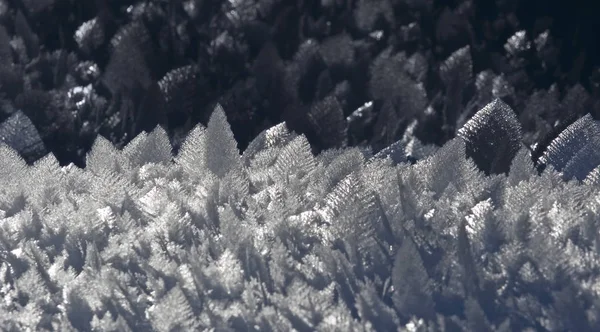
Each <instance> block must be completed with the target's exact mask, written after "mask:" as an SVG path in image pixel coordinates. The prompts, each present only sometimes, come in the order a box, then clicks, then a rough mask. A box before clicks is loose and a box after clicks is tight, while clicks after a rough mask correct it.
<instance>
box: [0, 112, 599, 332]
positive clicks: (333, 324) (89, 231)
mask: <svg viewBox="0 0 600 332" xmlns="http://www.w3.org/2000/svg"><path fill="white" fill-rule="evenodd" d="M581 121H582V122H578V123H579V124H576V125H575V127H574V128H570V129H568V130H567V132H566V133H565V135H563V136H561V137H563V138H561V139H560V140H561V141H559V142H557V143H556V144H554V145H553V148H552V150H551V152H548V154H547V155H546V156H547V158H546V160H548V161H552V163H556V161H558V160H563V161H564V162H563V165H564V167H561V169H564V172H566V171H567V170H573V171H572V172H573V174H575V175H577V176H579V175H581V174H583V173H582V171H581V170H580V168H578V167H575V166H574V164H575V163H577V164H580V165H583V166H585V168H586V169H588V168H590V167H592V166H593V167H592V170H591V171H590V174H589V175H588V176H587V177H586V179H585V181H583V182H578V181H564V180H563V179H562V178H561V174H560V173H559V172H557V170H556V169H555V168H554V167H552V165H553V164H552V163H550V164H549V167H547V168H546V169H545V171H543V172H542V173H541V174H538V172H537V170H536V169H535V168H534V165H533V162H532V160H531V153H530V151H529V150H528V149H526V148H525V147H524V146H523V145H520V144H516V145H515V141H518V139H517V138H518V137H519V136H518V133H519V129H518V127H515V126H514V123H515V121H514V115H512V113H511V110H510V109H509V108H508V107H507V106H506V105H504V104H503V103H502V102H500V101H494V102H492V103H491V104H490V105H488V106H487V107H486V108H484V109H483V110H481V111H480V112H479V113H477V115H476V116H475V117H474V118H473V119H472V120H471V121H470V122H468V123H467V124H466V125H465V128H464V129H463V130H461V131H460V136H461V137H460V138H455V139H453V140H451V141H449V142H448V143H447V144H446V145H444V146H442V147H441V148H439V149H437V150H435V149H430V150H427V149H424V148H421V149H413V150H411V149H412V148H409V146H414V145H415V144H417V143H416V142H418V141H417V140H416V139H415V138H414V137H412V138H411V137H410V130H409V131H408V134H406V135H405V137H404V138H402V140H400V141H398V143H397V144H396V145H394V146H393V147H392V148H390V150H389V151H388V150H384V152H382V153H381V154H380V155H377V156H376V158H371V154H369V153H368V152H367V151H364V150H361V149H358V148H345V149H330V150H325V151H323V152H322V153H320V154H319V155H316V156H315V155H313V153H312V152H311V148H310V145H309V144H308V141H307V139H306V137H305V136H303V135H296V134H293V133H291V132H289V131H288V129H287V127H286V125H285V123H282V124H279V125H277V126H275V127H273V128H270V129H267V130H265V131H264V132H263V133H261V134H260V135H258V137H257V138H256V139H255V140H254V141H253V142H252V143H251V144H250V146H249V147H248V149H247V150H246V151H245V153H244V154H243V155H241V156H240V154H239V151H238V150H237V147H236V142H235V140H234V139H233V134H232V133H231V130H230V128H229V125H228V122H227V116H226V113H225V112H224V110H223V109H222V108H221V107H220V106H217V107H216V108H215V110H214V112H213V114H212V116H211V119H210V121H209V122H208V126H207V127H206V128H205V127H202V126H198V127H196V128H194V129H193V130H192V131H191V132H190V133H189V134H188V137H187V139H186V140H185V142H184V144H183V146H182V147H181V149H180V151H179V152H178V154H177V155H176V156H173V155H172V154H171V148H170V145H169V141H168V138H167V135H166V133H165V131H164V130H163V129H162V128H161V127H157V128H156V129H154V130H153V131H152V132H150V133H149V134H146V133H143V134H142V135H139V136H138V137H136V138H135V139H134V140H133V141H132V142H131V143H130V144H129V145H127V146H126V147H125V148H124V149H122V150H120V149H117V148H115V147H114V146H113V145H112V144H111V143H109V142H108V141H107V140H106V139H104V138H98V139H97V140H96V142H95V144H94V145H93V148H92V151H91V152H90V153H89V155H88V158H87V168H85V169H80V168H77V167H74V166H73V165H70V166H66V167H60V166H59V164H58V162H57V160H56V158H54V156H53V155H47V156H46V157H44V158H42V159H40V160H39V161H37V162H36V163H35V164H34V165H32V166H27V165H26V163H25V162H24V161H23V160H22V159H21V158H20V157H19V155H18V154H17V153H16V152H15V151H14V150H13V149H12V148H10V147H8V146H6V145H0V157H1V158H0V295H2V301H1V302H0V330H3V331H26V330H32V331H195V330H215V331H216V330H218V331H249V330H254V331H291V330H297V331H396V330H399V331H455V330H457V331H463V330H468V331H495V330H498V331H512V330H518V331H521V330H549V331H564V330H571V331H597V330H599V329H600V319H598V316H597V315H596V314H595V313H597V312H598V310H600V307H599V303H600V294H599V292H598V289H599V285H600V272H599V271H600V265H599V264H598V263H599V261H598V258H599V257H598V248H600V243H599V242H598V241H600V237H599V236H598V231H599V230H598V225H597V222H596V220H598V218H599V217H600V189H599V187H598V185H597V184H598V180H597V179H598V175H597V173H598V165H593V164H598V163H600V160H597V158H595V157H593V156H595V154H593V150H592V149H589V148H587V146H586V145H585V144H579V145H580V146H582V148H581V149H579V150H577V151H575V152H574V153H572V154H571V156H572V157H569V158H566V159H564V158H563V159H561V158H558V157H555V156H562V154H563V153H566V152H565V151H562V150H563V149H565V148H569V147H572V146H575V145H574V144H575V143H574V142H576V141H573V139H572V138H573V135H575V134H576V133H575V132H576V129H577V128H579V129H581V128H584V127H585V126H583V127H582V125H584V124H586V123H587V124H588V125H589V124H591V123H590V122H589V121H591V120H590V119H584V120H581ZM409 128H410V127H409ZM579 129H577V130H579ZM490 132H491V133H492V134H493V135H491V136H489V134H490ZM486 135H487V136H486ZM515 137H517V138H515ZM569 137H571V138H570V139H567V138H569ZM593 139H594V138H593V137H592V138H591V139H590V140H589V141H588V142H590V143H591V144H592V146H594V145H595V144H598V142H596V141H594V140H593ZM560 142H562V143H560ZM492 143H493V144H492ZM559 143H560V144H559ZM488 150H494V152H493V154H491V155H496V156H499V157H497V158H500V157H502V158H506V161H505V162H504V163H502V164H500V163H498V162H497V160H498V159H497V158H492V159H489V158H491V157H489V156H491V155H489V154H487V151H488ZM398 151H400V152H398ZM409 151H421V152H419V153H416V152H415V153H414V154H412V156H413V158H415V159H417V160H414V164H410V163H408V162H406V160H405V159H406V158H403V157H401V156H406V155H409V154H408V153H407V152H409ZM425 151H427V152H425ZM468 151H471V152H468ZM415 155H416V156H418V157H414V156H415ZM588 155H589V156H592V157H593V158H588V159H586V158H585V156H588ZM573 160H578V162H574V161H573ZM482 163H483V164H482ZM480 164H481V165H484V166H485V165H488V166H486V167H488V168H489V170H491V171H493V172H491V173H494V172H497V173H499V174H493V175H485V173H484V172H482V171H481V170H480V169H478V166H477V165H480ZM481 165H480V167H481ZM499 165H502V167H500V166H499ZM506 165H508V166H506ZM572 165H573V166H572ZM504 167H508V169H507V170H505V169H504ZM504 171H506V173H508V174H507V175H505V174H502V173H504Z"/></svg>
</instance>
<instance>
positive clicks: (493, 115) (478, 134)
mask: <svg viewBox="0 0 600 332" xmlns="http://www.w3.org/2000/svg"><path fill="white" fill-rule="evenodd" d="M458 136H459V137H460V138H462V139H464V140H465V142H466V143H467V155H468V156H469V157H471V158H473V160H475V163H476V164H477V165H478V166H479V168H480V169H481V170H483V171H484V172H486V173H487V174H490V173H494V174H499V173H506V172H508V168H509V166H510V163H511V161H512V159H513V157H514V156H515V154H516V153H517V151H518V150H519V148H520V146H521V126H520V124H519V121H518V120H517V116H516V115H515V113H514V112H513V110H512V109H511V108H510V107H509V106H508V105H506V104H505V103H504V102H503V101H502V100H500V99H496V100H494V101H493V102H491V103H489V104H488V105H487V106H485V107H484V108H483V109H482V110H480V111H479V112H477V113H476V114H475V115H474V116H473V118H471V120H469V122H467V123H466V124H465V125H464V126H463V127H462V128H461V129H460V130H459V131H458Z"/></svg>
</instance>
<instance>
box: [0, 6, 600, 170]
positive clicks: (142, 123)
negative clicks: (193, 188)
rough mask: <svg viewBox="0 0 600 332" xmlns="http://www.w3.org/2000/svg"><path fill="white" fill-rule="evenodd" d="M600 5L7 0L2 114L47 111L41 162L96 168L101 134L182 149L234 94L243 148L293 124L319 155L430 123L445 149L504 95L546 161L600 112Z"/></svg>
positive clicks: (2, 28)
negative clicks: (155, 135)
mask: <svg viewBox="0 0 600 332" xmlns="http://www.w3.org/2000/svg"><path fill="white" fill-rule="evenodd" d="M591 3H592V2H591V1H589V2H585V1H581V3H578V1H573V2H569V3H564V2H560V1H542V0H534V1H530V0H527V1H525V0H522V1H518V0H496V1H488V0H454V1H452V0H445V1H442V0H368V1H367V0H302V1H283V0H232V1H224V0H171V1H166V0H164V1H161V0H156V1H150V0H146V1H133V0H125V1H116V0H86V1H80V0H35V1H33V0H0V121H5V120H7V119H9V118H11V117H12V116H14V114H16V113H17V112H22V115H19V116H20V117H23V116H24V117H27V118H29V120H31V121H30V122H29V121H22V122H19V123H20V125H21V126H33V127H35V128H27V129H26V130H21V131H20V134H19V135H22V136H23V137H22V140H23V141H27V142H29V141H31V142H34V141H36V138H35V137H25V136H26V135H34V136H35V135H37V134H30V133H35V132H36V131H37V133H39V135H38V136H39V137H41V140H42V143H43V144H42V143H40V144H38V143H36V144H34V145H31V146H30V147H28V148H27V149H21V150H19V151H20V152H21V153H22V154H24V155H27V158H26V159H28V160H29V161H33V160H35V158H37V157H35V156H39V155H43V154H44V153H46V152H53V153H54V154H55V155H56V157H57V159H58V160H59V161H60V163H61V164H63V165H65V164H68V163H71V162H73V163H75V164H76V165H78V166H80V167H83V166H85V165H84V159H85V158H84V156H85V154H86V153H87V152H88V151H89V149H90V147H91V144H92V142H93V141H94V139H95V137H96V136H97V135H99V134H101V135H103V136H105V137H106V138H108V139H109V140H110V141H112V142H113V143H115V144H116V145H117V146H124V145H125V144H126V143H127V142H129V141H130V140H131V139H132V138H133V137H135V136H136V135H137V134H139V133H140V132H141V131H150V130H152V129H153V128H154V127H155V126H156V125H162V126H163V127H164V128H165V129H166V130H167V132H168V133H169V135H170V138H171V141H172V143H173V146H174V149H175V150H177V149H178V147H179V144H180V139H181V137H184V136H185V134H186V133H187V132H188V131H189V130H190V129H191V128H192V127H193V126H194V125H195V124H197V123H203V124H206V122H207V121H208V115H209V114H210V111H211V110H212V109H213V107H214V105H215V104H216V103H217V102H218V103H221V104H222V105H223V107H224V109H225V111H226V112H227V118H228V120H229V122H230V123H231V125H232V128H233V131H234V135H235V138H236V140H237V141H238V142H239V148H240V149H242V150H243V149H245V148H246V146H247V144H248V143H249V141H250V140H251V139H252V138H254V137H255V136H256V135H257V134H258V133H260V132H261V131H262V130H263V129H265V128H268V127H270V126H273V125H274V124H277V123H279V122H282V121H286V122H287V124H288V127H289V128H290V129H292V130H294V131H297V132H300V133H305V134H306V135H307V137H308V139H309V141H310V143H311V145H312V147H313V150H314V151H315V152H317V151H320V150H322V149H325V148H332V147H342V146H346V145H351V146H370V147H372V148H373V149H374V150H375V152H377V151H379V150H381V149H383V148H385V147H387V146H389V145H390V144H392V143H394V142H396V141H397V140H398V139H399V138H400V137H402V135H403V133H404V131H405V130H406V128H407V126H408V125H409V124H410V123H413V122H414V121H416V126H415V127H414V128H413V129H412V130H413V132H414V133H415V135H416V136H417V137H418V138H419V139H420V140H421V141H423V142H425V143H435V144H442V143H444V142H446V141H447V140H449V139H451V138H452V137H454V136H455V135H456V134H457V129H458V128H461V127H462V125H464V124H465V123H466V122H467V121H468V120H469V119H470V117H471V116H473V115H474V114H475V112H477V111H478V110H479V109H481V108H482V107H483V106H485V105H486V104H488V103H489V102H490V101H492V100H493V99H494V98H501V99H502V100H503V101H504V102H506V103H507V104H508V105H509V106H510V107H511V108H512V109H513V110H514V111H515V112H516V113H517V116H518V120H519V122H520V123H521V125H522V128H523V132H522V139H523V141H524V142H525V144H527V145H528V146H529V147H530V148H531V149H532V150H533V156H534V159H536V160H537V158H539V157H540V156H541V155H542V153H543V152H544V151H545V149H546V147H547V146H548V144H550V142H551V141H552V140H553V139H554V138H556V137H557V136H558V134H559V133H560V132H561V131H562V130H564V129H565V128H567V127H568V126H569V125H570V124H572V123H573V122H574V121H575V120H577V119H578V118H580V117H581V116H582V115H584V114H585V113H588V112H589V113H590V114H591V115H592V117H593V118H595V119H598V118H599V116H600V102H599V101H600V99H598V97H599V94H600V63H599V62H598V59H600V50H599V49H598V43H597V37H596V36H595V31H597V28H598V20H595V19H594V15H595V13H594V11H593V10H591V8H590V7H589V6H590V4H591ZM0 128H2V129H1V130H8V129H6V128H12V127H11V125H4V126H1V127H0ZM34 129H35V130H34ZM0 134H3V135H4V131H2V132H1V133H0ZM4 136H6V135H4ZM36 137H37V136H36ZM11 140H12V141H15V138H14V137H13V138H11ZM11 140H5V141H6V142H7V143H9V144H10V142H12V141H11ZM13 145H14V144H13ZM13 147H15V148H18V145H14V146H13ZM46 149H47V150H46ZM505 166H506V165H504V166H502V167H500V166H498V167H500V169H504V168H506V167H505ZM487 167H488V168H489V167H492V166H491V165H488V166H487ZM484 168H485V167H484ZM486 171H493V167H492V168H490V169H486Z"/></svg>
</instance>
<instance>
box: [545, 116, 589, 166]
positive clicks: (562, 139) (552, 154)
mask: <svg viewBox="0 0 600 332" xmlns="http://www.w3.org/2000/svg"><path fill="white" fill-rule="evenodd" d="M597 136H600V124H599V123H598V122H597V121H594V119H593V118H592V116H591V115H590V114H589V113H588V114H586V115H585V116H583V117H582V118H581V119H579V120H577V121H575V122H573V124H571V125H570V126H568V127H567V128H566V129H565V130H563V131H562V132H561V133H560V134H559V135H558V137H557V138H555V139H554V140H553V141H552V143H550V145H549V146H548V148H547V149H546V151H545V152H544V154H543V155H542V156H541V157H540V160H539V161H540V163H542V164H545V165H552V166H553V167H554V169H556V170H557V171H562V170H563V168H564V167H565V166H566V165H567V163H569V161H570V160H571V159H572V158H573V157H574V156H575V154H576V153H577V152H578V151H580V150H581V149H583V147H584V146H585V145H586V144H587V143H588V142H590V140H591V139H592V138H594V137H597Z"/></svg>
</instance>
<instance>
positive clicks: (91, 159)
mask: <svg viewBox="0 0 600 332" xmlns="http://www.w3.org/2000/svg"><path fill="white" fill-rule="evenodd" d="M124 162H125V158H123V156H122V154H121V151H119V150H118V149H117V148H116V147H115V146H114V145H113V144H112V143H111V142H110V141H109V140H107V139H106V138H104V137H102V136H98V137H96V140H95V141H94V145H92V148H91V150H90V152H89V153H88V154H87V156H86V159H85V168H86V170H89V171H92V172H93V173H96V174H100V172H101V171H102V170H111V171H117V170H118V169H119V168H122V167H123V166H125V165H123V163H124Z"/></svg>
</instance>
